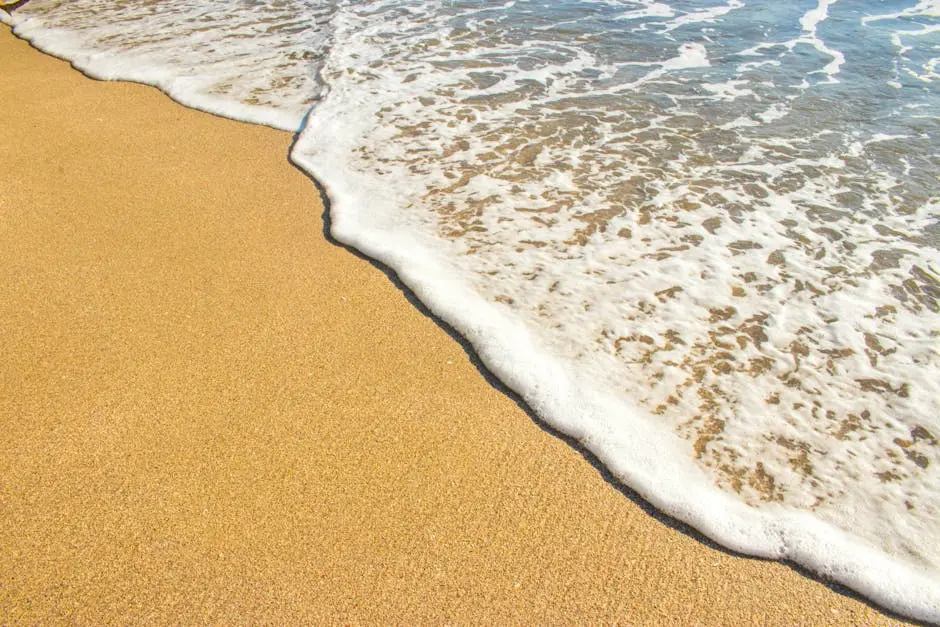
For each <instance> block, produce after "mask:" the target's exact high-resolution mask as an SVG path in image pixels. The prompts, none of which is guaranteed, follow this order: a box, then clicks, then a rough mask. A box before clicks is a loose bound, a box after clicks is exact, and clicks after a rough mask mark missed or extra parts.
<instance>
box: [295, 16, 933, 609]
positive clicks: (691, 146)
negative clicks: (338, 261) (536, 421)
mask: <svg viewBox="0 0 940 627" xmlns="http://www.w3.org/2000/svg"><path fill="white" fill-rule="evenodd" d="M830 4H831V3H823V4H821V5H820V6H818V7H817V9H818V11H817V13H816V14H813V15H810V16H809V17H808V18H806V19H805V20H804V21H805V24H803V25H802V26H805V27H806V28H807V29H808V30H807V31H806V34H804V37H806V38H809V36H810V35H811V34H812V35H815V33H816V29H817V27H818V25H819V23H820V22H821V21H822V20H823V19H824V18H825V11H824V9H826V8H827V7H828V6H830ZM820 7H821V8H820ZM448 10H450V11H454V12H455V13H457V14H458V15H456V17H454V18H453V19H449V18H448V13H447V11H448ZM452 15H453V14H452ZM457 18H459V9H458V8H455V7H454V5H439V4H437V3H425V4H424V5H422V10H420V11H415V10H412V11H411V12H410V13H409V15H408V16H407V17H404V16H402V15H401V13H400V12H398V11H396V7H395V3H394V2H377V3H373V4H371V5H370V6H369V10H368V11H366V10H362V9H360V8H357V7H355V6H348V7H346V8H345V9H344V10H343V11H342V12H341V13H340V14H338V16H337V21H336V27H337V42H338V44H337V46H336V47H335V48H334V49H333V51H332V54H331V57H330V60H329V63H328V64H327V66H326V67H325V69H324V76H325V77H326V80H327V81H328V82H329V83H330V92H329V94H328V96H327V97H326V98H325V99H324V101H323V102H322V103H320V104H319V105H318V106H317V107H316V109H314V111H313V112H312V114H311V116H310V119H309V120H308V125H307V127H306V128H305V129H304V132H303V133H302V135H301V138H300V140H299V141H298V143H297V144H296V146H295V149H294V151H293V154H292V159H293V160H294V161H295V162H296V163H297V164H299V165H300V166H301V167H303V168H304V169H306V170H308V171H309V172H311V173H312V174H313V175H314V176H316V177H317V178H318V179H319V180H321V181H323V182H324V185H325V186H326V189H327V191H328V193H329V195H330V198H331V201H332V208H331V213H332V217H333V234H334V235H335V236H336V237H337V238H338V239H339V240H341V241H343V242H345V243H347V244H349V245H351V246H354V247H356V248H357V249H359V250H362V251H363V252H365V253H366V254H367V255H369V256H371V257H373V258H376V259H378V260H380V261H382V262H383V263H385V264H387V265H389V266H390V267H392V268H393V269H394V270H395V271H396V272H397V273H398V274H399V276H400V277H401V278H402V280H403V281H404V282H405V283H406V284H407V285H409V287H410V288H411V289H413V290H414V291H415V293H416V295H417V296H418V297H419V298H420V299H421V300H422V301H423V302H425V303H426V304H427V305H428V306H429V307H430V308H431V309H432V310H433V311H435V313H437V314H438V315H440V316H441V317H442V318H443V319H445V320H446V321H447V322H449V323H450V324H452V325H454V327H455V328H457V329H458V330H459V331H460V332H461V333H462V334H463V335H464V336H465V337H466V338H467V339H468V340H469V341H470V342H471V343H472V344H473V345H474V346H475V348H476V349H477V350H478V352H479V354H480V356H481V358H482V360H483V361H484V363H486V364H487V366H488V367H489V368H490V369H491V370H492V371H493V372H494V373H495V374H496V375H497V376H498V377H499V378H500V379H502V380H503V381H504V382H506V384H507V385H509V386H510V387H511V388H513V389H515V390H516V391H518V392H519V393H520V394H521V395H522V396H523V397H524V398H525V400H526V402H528V403H529V404H530V405H531V406H532V407H533V409H534V410H535V411H536V412H537V413H538V414H539V415H540V416H541V417H542V418H544V419H545V420H546V421H548V422H549V423H550V424H551V425H553V426H554V427H556V428H558V429H559V430H561V431H563V432H565V433H566V434H568V435H570V436H572V437H574V438H577V439H578V440H579V441H580V442H581V443H582V444H584V445H585V446H586V447H587V448H588V449H590V450H591V451H593V452H594V453H595V454H596V455H598V457H599V458H600V459H601V461H602V462H603V463H604V464H605V465H606V466H608V467H609V468H610V469H611V470H612V472H613V473H614V474H615V476H617V477H618V478H619V479H621V480H622V481H624V482H625V483H626V484H627V485H630V486H631V487H633V488H634V489H636V490H637V491H639V492H640V493H641V494H642V495H643V496H644V497H645V498H647V499H648V500H650V502H652V503H653V504H654V505H656V506H657V507H659V508H661V509H663V510H664V511H666V512H667V513H669V514H671V515H673V516H676V517H678V518H680V519H682V520H684V521H687V522H689V523H690V524H692V525H694V526H695V527H697V528H699V529H701V530H702V531H703V532H704V533H706V534H708V535H709V536H711V537H713V538H715V539H716V540H718V541H719V542H721V543H723V544H725V545H726V546H729V547H731V548H733V549H736V550H740V551H744V552H747V553H751V554H757V555H762V556H768V557H777V558H781V557H786V558H789V559H793V560H795V561H797V562H799V563H801V564H804V565H806V566H808V567H809V568H811V569H812V570H814V571H816V572H818V573H820V574H822V575H823V576H825V577H831V578H833V579H836V580H838V581H840V582H842V583H845V584H847V585H849V586H851V587H853V588H855V589H857V590H859V591H861V592H862V593H864V594H866V595H868V596H870V597H871V598H873V599H875V600H877V601H878V602H880V603H882V604H884V605H886V606H888V607H890V608H892V609H895V610H897V611H901V612H904V613H906V614H909V615H912V616H917V617H920V618H924V619H927V620H937V619H938V618H940V586H938V574H937V568H938V564H940V554H938V550H940V541H938V537H937V532H938V529H937V524H936V521H937V520H938V519H940V513H938V511H937V506H936V504H935V502H934V499H933V497H932V495H933V494H934V493H935V490H936V486H937V485H938V477H937V470H938V468H940V457H938V454H937V448H936V446H935V444H932V443H931V442H935V435H934V434H936V433H940V423H938V421H937V420H936V416H938V415H940V406H938V401H940V388H938V385H937V380H936V374H937V371H938V368H940V354H938V350H937V346H936V335H935V333H934V332H933V331H931V329H937V328H940V316H938V312H937V311H934V310H933V309H931V306H932V302H933V301H932V300H931V299H932V298H933V297H932V296H925V294H926V292H924V291H923V290H926V291H931V290H934V289H936V288H935V287H933V286H934V285H935V284H936V282H937V268H938V267H940V259H938V256H937V254H936V251H932V250H930V249H929V248H927V249H925V248H923V247H920V246H918V245H916V244H914V243H912V240H916V239H917V238H918V237H919V235H917V234H918V233H922V232H926V231H927V230H928V229H929V228H930V225H931V224H932V221H933V220H934V216H935V214H936V211H937V206H936V204H935V203H933V202H931V203H927V204H921V205H918V204H917V202H918V201H916V200H914V199H913V197H911V199H910V201H909V202H908V201H906V200H903V199H904V198H906V196H905V192H902V191H900V190H902V189H903V187H904V184H903V182H902V181H900V180H899V179H898V178H897V176H896V174H895V173H894V172H893V171H892V170H891V167H893V166H890V163H887V164H886V165H884V166H883V167H882V166H878V165H877V164H878V161H877V160H878V159H880V158H882V157H881V154H880V152H879V151H884V150H887V151H888V152H887V153H886V154H890V150H902V151H903V150H904V149H903V148H899V147H898V146H896V145H894V144H892V142H897V141H907V140H906V139H904V138H889V137H886V136H885V137H882V136H873V137H871V138H864V139H863V140H862V142H861V150H862V153H861V155H858V156H855V157H853V158H852V159H849V157H848V156H847V157H846V160H843V159H842V158H840V155H842V154H846V153H845V149H846V145H845V144H844V143H843V140H842V139H840V138H839V136H838V135H835V136H834V134H833V132H832V131H819V132H812V130H811V129H807V128H805V127H802V126H800V125H799V122H795V123H794V124H796V125H797V126H796V128H798V129H800V132H799V133H795V134H788V135H786V136H782V137H781V136H766V133H767V131H760V130H759V131H757V132H756V134H755V135H754V136H753V137H749V136H745V135H742V134H739V133H744V132H745V131H747V129H751V128H754V129H764V128H765V126H766V125H768V124H770V123H775V124H780V123H783V122H785V121H787V120H789V119H790V118H791V117H792V115H793V113H792V109H790V108H787V107H784V106H783V105H782V104H780V103H778V104H776V105H774V104H773V103H768V104H767V105H762V106H760V107H759V108H757V109H756V110H754V111H753V112H752V113H751V116H752V117H751V120H752V121H753V122H754V124H753V125H749V126H743V125H742V126H741V127H740V128H739V129H736V130H729V131H727V132H729V133H735V134H732V135H725V134H723V132H724V131H721V129H720V128H716V129H712V128H711V127H710V126H709V122H708V121H707V120H706V119H704V118H702V117H700V116H699V115H697V114H696V113H695V111H694V110H691V109H688V108H683V107H684V106H685V105H684V104H682V103H686V102H692V101H693V100H694V101H696V102H701V101H703V98H702V96H701V95H694V96H693V95H690V96H687V97H686V96H684V95H682V94H680V93H677V90H678V91H680V92H681V90H682V89H683V87H682V85H683V80H682V79H683V78H685V79H687V78H688V76H686V75H685V73H686V72H695V71H701V70H702V69H705V68H709V67H711V61H710V60H709V56H708V53H707V50H706V48H705V47H704V46H703V45H702V44H700V43H698V42H684V43H681V44H680V45H679V46H678V48H679V54H673V55H672V56H666V57H664V58H661V59H660V60H656V61H650V60H648V59H643V60H638V61H629V60H628V61H618V62H616V63H613V64H612V63H611V62H609V61H608V60H606V59H603V58H601V57H599V56H594V57H593V58H592V54H593V53H591V52H589V51H588V50H586V49H585V48H583V47H579V46H572V45H570V44H567V43H566V42H564V41H562V40H559V39H557V38H555V39H553V38H552V34H551V31H539V32H540V33H544V35H540V36H539V37H544V39H538V40H534V41H528V42H527V45H526V48H525V54H524V55H520V53H519V48H518V45H519V44H517V43H515V42H514V41H511V40H510V38H509V37H507V36H506V33H511V32H512V29H511V28H510V26H511V24H509V23H507V24H504V23H502V20H509V19H511V18H509V17H506V16H504V15H499V14H495V13H491V14H487V13H486V12H485V11H484V12H482V13H481V12H479V11H476V12H475V13H474V16H473V19H472V20H463V21H461V20H459V19H457ZM455 23H459V27H455V26H454V25H453V24H455ZM706 23H707V22H706ZM568 24H569V26H567V27H566V28H571V25H573V24H575V22H568ZM673 30H674V29H673ZM675 49H676V48H675V47H673V48H672V50H675ZM641 58H642V57H641ZM629 66H640V67H644V66H646V67H651V68H653V69H652V70H651V71H650V72H647V73H646V74H645V75H643V76H641V77H640V78H639V79H635V80H633V81H622V80H621V81H619V82H618V80H617V79H616V78H611V77H616V76H617V70H618V68H622V67H629ZM587 71H594V72H595V74H594V76H596V77H597V78H596V83H592V82H591V80H594V79H591V80H588V79H587V78H585V72H587ZM637 85H642V87H643V89H639V90H638V89H635V88H636V86H637ZM656 87H659V88H664V87H668V89H670V90H672V91H671V92H670V93H671V94H672V98H671V100H670V102H673V103H680V104H673V105H667V106H665V108H661V109H656V108H655V107H654V106H653V105H652V104H650V103H647V102H646V101H645V100H644V94H645V93H655V92H656ZM734 89H735V86H734V85H730V86H729V87H728V88H723V87H715V88H713V91H714V95H715V96H716V98H721V97H722V96H723V95H724V96H725V98H724V99H727V98H730V102H737V101H741V100H747V99H748V98H747V97H741V98H738V97H731V95H730V93H731V92H730V91H729V90H731V91H733V90H734ZM705 91H706V92H707V91H708V90H705ZM627 95H629V96H630V97H629V98H626V96H627ZM704 100H705V101H707V99H704ZM639 103H643V106H640V105H639ZM647 106H649V107H652V108H650V109H646V108H644V107H647ZM758 114H761V115H758ZM784 114H786V115H784ZM762 118H763V119H762ZM869 139H870V140H871V141H868V140H869ZM827 146H831V149H829V148H827ZM738 147H740V149H739V148H738ZM745 148H746V149H745ZM724 152H726V154H724V156H721V155H722V153H724ZM885 158H887V157H885ZM853 159H854V160H853ZM921 166H922V164H921V165H919V166H917V167H918V168H919V167H921ZM898 167H899V168H900V167H901V166H900V165H899V166H898ZM904 171H907V170H904ZM840 198H844V199H845V200H839V199H840ZM842 202H852V203H855V202H858V203H861V204H860V206H858V207H856V208H849V207H843V206H842V205H841V204H840V203H842ZM902 203H907V204H903V206H902ZM895 209H897V211H896V210H895ZM901 209H903V211H901ZM919 281H920V282H922V283H919ZM905 285H906V286H907V287H904V286H905ZM908 290H910V291H908ZM931 293H932V292H931ZM920 297H924V298H925V300H924V301H923V302H921V301H918V300H917V298H920ZM905 303H906V304H905ZM676 434H678V435H679V436H681V437H676ZM683 438H685V439H683ZM879 477H882V478H881V479H879ZM716 480H717V483H718V484H719V485H722V486H723V487H724V488H725V490H726V491H723V490H718V489H716V487H715V485H716ZM735 492H737V494H734V493H735ZM732 494H734V495H733V496H732ZM905 503H907V504H908V505H905ZM847 512H849V513H848V514H847Z"/></svg>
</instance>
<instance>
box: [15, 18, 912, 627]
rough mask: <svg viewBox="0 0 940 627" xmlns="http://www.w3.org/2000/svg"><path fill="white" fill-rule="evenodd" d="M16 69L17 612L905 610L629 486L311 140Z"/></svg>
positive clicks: (441, 616)
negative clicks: (846, 589)
mask: <svg viewBox="0 0 940 627" xmlns="http://www.w3.org/2000/svg"><path fill="white" fill-rule="evenodd" d="M0 65H2V69H0V102H2V103H3V109H4V114H5V115H4V118H3V121H2V127H0V155H2V159H3V166H4V167H3V173H2V178H0V333H2V342H0V622H16V621H27V622H33V621H39V622H43V623H46V622H56V621H69V622H78V623H102V622H106V623H118V622H120V623H127V622H147V623H150V622H160V623H167V622H171V623H203V622H210V621H220V622H256V621H268V622H300V621H308V622H312V621H317V622H325V621H327V620H330V621H334V622H340V621H342V622H399V623H401V622H408V623H410V622H415V621H425V622H441V621H459V622H465V623H468V622H469V623H474V622H490V621H499V622H506V621H510V620H513V621H515V622H520V621H521V622H536V621H540V622H554V623H561V622H572V621H574V620H577V621H579V622H615V621H616V622H625V623H634V624H655V623H665V624H676V623H698V624H740V623H750V624H754V623H771V624H781V623H787V624H794V623H803V624H807V623H813V624H820V623H856V624H858V623H864V624H882V623H891V622H895V620H894V619H892V618H890V617H887V616H885V615H883V614H881V613H879V612H878V611H877V610H875V609H873V608H871V607H870V606H869V605H867V604H865V603H864V602H861V601H860V600H858V599H857V598H853V597H852V596H850V595H846V594H842V593H839V592H836V591H833V590H832V589H830V588H828V587H827V586H825V585H823V584H822V583H820V582H818V581H815V580H813V579H811V578H808V577H806V576H804V575H803V574H801V573H800V572H798V571H796V570H794V569H793V568H791V567H789V566H787V565H784V564H779V563H774V562H766V561H760V560H754V559H747V558H742V557H737V556H733V555H730V554H728V553H726V552H723V551H721V550H717V549H715V548H714V547H710V546H708V545H706V544H705V543H703V542H701V541H700V540H697V539H695V538H694V537H692V536H690V535H689V534H686V533H683V532H682V531H679V530H676V529H675V528H673V526H672V525H671V523H669V522H668V521H665V520H663V519H661V518H659V517H656V516H653V515H650V513H648V512H647V511H645V510H644V509H643V507H642V506H641V505H638V504H637V502H635V501H634V500H633V499H631V498H630V496H629V495H627V494H624V493H623V492H621V491H620V490H618V489H617V488H616V487H614V486H613V485H612V484H611V483H610V482H608V481H607V480H606V479H605V477H604V476H603V475H602V473H601V472H600V471H599V470H598V469H597V468H596V467H595V466H594V465H592V463H591V462H590V461H589V460H587V459H585V458H584V456H582V455H581V454H580V453H579V452H578V451H577V450H575V449H574V448H572V447H571V446H570V445H569V444H567V443H566V442H564V441H563V440H561V439H559V438H558V437H556V436H554V435H552V434H551V433H548V432H547V431H545V430H544V429H543V428H541V427H540V426H539V425H538V424H537V423H536V422H534V421H533V420H532V419H531V418H530V417H529V416H528V415H527V414H526V413H525V412H524V411H523V410H522V409H521V408H520V407H519V406H517V404H516V403H514V402H513V400H512V399H510V398H509V397H507V396H506V395H505V394H503V393H502V392H500V391H499V390H497V389H495V388H494V387H493V386H492V385H490V384H489V383H488V382H487V380H486V379H485V378H484V376H482V374H481V372H480V371H479V370H478V369H477V368H476V367H475V366H474V364H473V363H472V361H471V359H470V358H469V357H468V354H467V353H466V352H465V351H464V349H463V348H462V347H461V345H460V344H459V343H458V342H456V341H455V340H454V339H453V338H451V337H450V336H449V335H448V334H447V332H445V331H444V330H442V328H441V327H439V326H438V325H437V324H436V323H435V322H434V321H433V320H432V319H430V318H429V317H427V316H426V315H424V314H423V313H422V312H421V311H419V310H418V309H417V308H416V307H415V306H414V305H413V304H412V303H411V302H409V299H408V298H407V297H406V295H405V294H403V293H402V291H401V290H400V289H398V288H397V287H396V286H395V285H394V284H393V283H392V282H391V281H390V280H389V278H388V277H386V276H385V274H383V273H382V271H380V270H379V269H377V268H376V267H374V266H373V265H371V264H370V263H369V262H367V261H365V260H363V259H360V258H358V257H356V256H355V255H353V254H352V253H351V252H349V251H347V250H345V249H343V248H342V247H339V246H337V245H335V244H332V243H330V242H329V241H328V240H327V239H326V238H325V237H324V233H323V217H322V206H321V204H320V202H319V199H318V194H317V191H316V188H315V187H314V184H313V183H312V182H311V181H310V180H309V179H308V178H306V177H305V176H304V175H303V174H302V173H301V172H299V171H298V170H296V169H295V168H293V167H292V166H291V165H290V164H289V163H288V160H287V153H288V149H289V146H290V143H291V139H292V138H291V136H290V134H288V133H284V132H279V131H274V130H271V129H267V128H262V127H256V126H250V125H246V124H241V123H237V122H232V121H228V120H224V119H220V118H216V117H213V116H211V115H208V114H205V113H200V112H196V111H192V110H189V109H186V108H184V107H182V106H180V105H177V104H175V103H173V102H172V101H170V100H169V99H168V98H167V97H166V96H164V95H163V94H161V93H159V92H158V91H156V90H154V89H151V88H148V87H144V86H140V85H133V84H125V83H103V82H97V81H93V80H90V79H88V78H85V77H84V76H82V75H81V74H79V73H78V72H76V71H74V70H73V69H71V68H70V67H69V65H68V64H67V63H64V62H62V61H59V60H56V59H53V58H51V57H47V56H45V55H43V54H41V53H39V52H37V51H35V50H33V49H31V48H30V47H29V46H28V45H27V44H25V43H24V42H22V41H19V40H17V39H15V38H14V37H13V36H12V35H11V34H10V32H9V29H7V28H5V27H4V28H2V29H0Z"/></svg>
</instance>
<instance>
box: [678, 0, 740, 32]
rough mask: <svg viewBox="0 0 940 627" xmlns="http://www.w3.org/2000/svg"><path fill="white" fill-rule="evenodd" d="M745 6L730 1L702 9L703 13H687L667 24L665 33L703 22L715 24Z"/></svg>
mask: <svg viewBox="0 0 940 627" xmlns="http://www.w3.org/2000/svg"><path fill="white" fill-rule="evenodd" d="M743 6H744V2H742V1H741V0H729V2H728V3H727V4H724V5H721V6H717V7H709V8H707V9H702V10H701V11H693V12H691V13H686V14H684V15H680V16H679V17H677V18H675V19H674V20H672V21H670V22H667V23H666V28H665V30H664V31H663V32H666V33H668V32H670V31H674V30H676V29H677V28H682V27H683V26H688V25H689V24H699V23H702V22H709V23H710V22H714V21H715V20H717V19H718V18H719V17H722V16H723V15H727V14H728V13H730V12H731V11H734V10H735V9H740V8H741V7H743Z"/></svg>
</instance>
